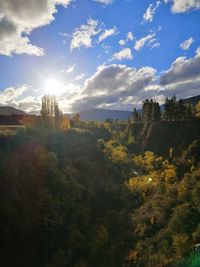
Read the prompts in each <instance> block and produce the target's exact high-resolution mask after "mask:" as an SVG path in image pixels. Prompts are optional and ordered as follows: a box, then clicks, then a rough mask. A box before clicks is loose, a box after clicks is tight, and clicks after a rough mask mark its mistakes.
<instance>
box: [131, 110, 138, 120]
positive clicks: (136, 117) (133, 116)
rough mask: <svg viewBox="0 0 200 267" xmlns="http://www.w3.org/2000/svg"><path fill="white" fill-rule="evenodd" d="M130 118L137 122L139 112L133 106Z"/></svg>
mask: <svg viewBox="0 0 200 267" xmlns="http://www.w3.org/2000/svg"><path fill="white" fill-rule="evenodd" d="M132 119H133V122H138V121H139V114H138V112H137V109H136V108H134V110H133V112H132Z"/></svg>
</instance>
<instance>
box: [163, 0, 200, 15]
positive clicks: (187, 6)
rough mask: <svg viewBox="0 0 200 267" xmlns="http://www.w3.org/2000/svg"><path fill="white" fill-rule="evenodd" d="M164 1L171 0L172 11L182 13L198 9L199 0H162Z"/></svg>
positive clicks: (169, 0) (199, 5) (199, 6)
mask: <svg viewBox="0 0 200 267" xmlns="http://www.w3.org/2000/svg"><path fill="white" fill-rule="evenodd" d="M164 2H165V3H168V2H172V3H173V5H172V8H171V10H172V12H173V13H184V12H187V11H189V10H191V9H200V1H199V0H164Z"/></svg>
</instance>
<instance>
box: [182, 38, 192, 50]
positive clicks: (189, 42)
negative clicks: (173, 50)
mask: <svg viewBox="0 0 200 267" xmlns="http://www.w3.org/2000/svg"><path fill="white" fill-rule="evenodd" d="M193 43H194V39H193V38H192V37H190V38H189V39H187V40H185V41H184V42H182V43H181V44H180V48H182V49H183V50H188V49H189V48H190V46H191V45H192V44H193Z"/></svg>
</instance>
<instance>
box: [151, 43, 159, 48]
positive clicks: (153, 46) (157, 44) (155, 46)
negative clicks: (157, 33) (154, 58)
mask: <svg viewBox="0 0 200 267" xmlns="http://www.w3.org/2000/svg"><path fill="white" fill-rule="evenodd" d="M159 47H160V43H155V44H153V45H152V46H151V49H154V48H159Z"/></svg>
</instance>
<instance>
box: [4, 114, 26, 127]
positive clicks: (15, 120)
mask: <svg viewBox="0 0 200 267" xmlns="http://www.w3.org/2000/svg"><path fill="white" fill-rule="evenodd" d="M23 117H24V115H17V114H11V115H0V125H1V124H3V125H20V124H21V121H22V119H23Z"/></svg>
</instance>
